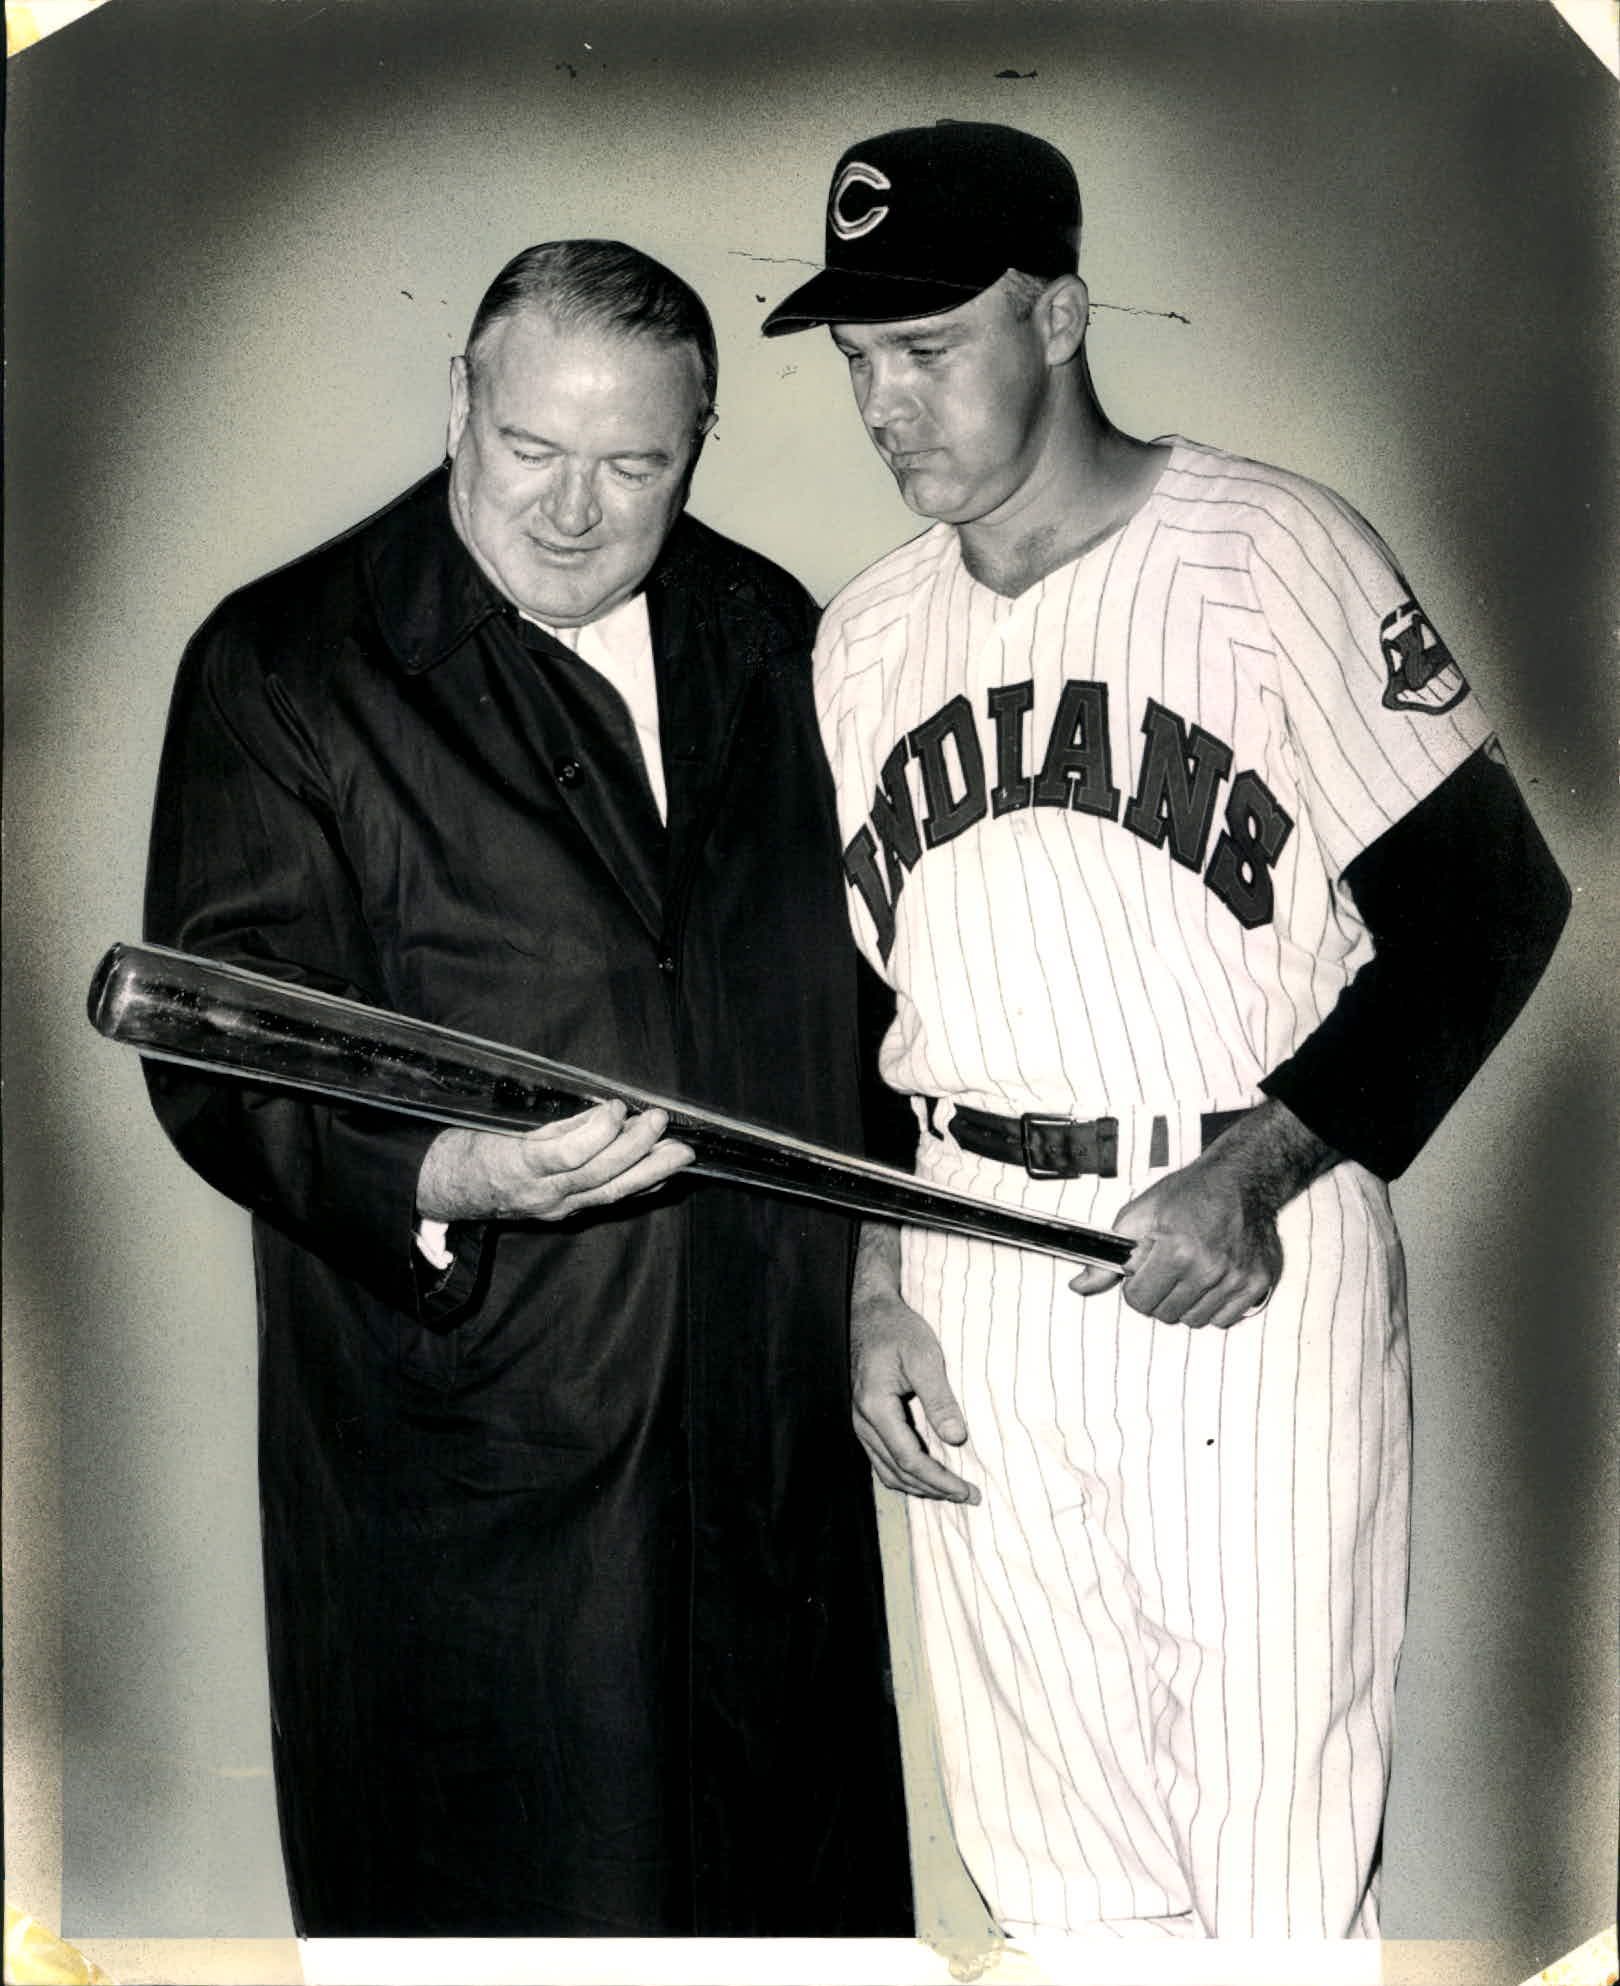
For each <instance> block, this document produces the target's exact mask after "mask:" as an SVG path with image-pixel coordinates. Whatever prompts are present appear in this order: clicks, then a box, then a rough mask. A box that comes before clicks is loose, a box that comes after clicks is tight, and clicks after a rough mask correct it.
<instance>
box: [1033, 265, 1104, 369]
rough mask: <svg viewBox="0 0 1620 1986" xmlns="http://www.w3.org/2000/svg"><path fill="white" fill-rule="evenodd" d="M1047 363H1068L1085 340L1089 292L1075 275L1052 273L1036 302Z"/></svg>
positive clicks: (1088, 320)
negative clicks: (1044, 339)
mask: <svg viewBox="0 0 1620 1986" xmlns="http://www.w3.org/2000/svg"><path fill="white" fill-rule="evenodd" d="M1036 309H1037V311H1038V312H1039V313H1040V321H1041V328H1042V330H1043V332H1044V334H1045V338H1046V358H1047V363H1048V364H1049V365H1067V364H1068V362H1069V361H1070V359H1072V358H1073V357H1074V356H1075V354H1076V353H1077V352H1078V351H1079V350H1080V347H1081V346H1082V345H1083V344H1084V343H1085V339H1086V325H1087V324H1088V323H1089V322H1090V318H1091V292H1090V291H1089V290H1088V289H1087V288H1086V286H1085V284H1084V282H1083V281H1082V280H1081V279H1080V277H1078V276H1055V277H1053V279H1052V281H1051V282H1050V283H1048V284H1047V286H1046V288H1045V289H1044V290H1043V291H1042V292H1041V298H1040V301H1039V303H1038V304H1037V305H1036Z"/></svg>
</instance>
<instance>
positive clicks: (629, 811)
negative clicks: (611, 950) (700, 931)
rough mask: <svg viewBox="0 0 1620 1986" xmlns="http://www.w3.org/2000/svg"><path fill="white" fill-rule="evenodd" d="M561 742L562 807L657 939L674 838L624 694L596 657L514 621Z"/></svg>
mask: <svg viewBox="0 0 1620 1986" xmlns="http://www.w3.org/2000/svg"><path fill="white" fill-rule="evenodd" d="M509 625H511V626H512V627H513V630H514V632H515V634H516V638H517V641H518V644H519V645H520V647H521V648H522V649H523V651H524V664H525V666H526V667H527V668H528V669H529V670H531V671H532V672H533V678H534V682H533V687H534V690H535V695H536V700H537V701H538V702H539V704H540V705H541V710H540V713H539V714H540V720H541V723H542V725H543V727H544V730H545V733H546V735H547V737H548V740H555V750H554V754H553V758H552V766H551V769H552V773H553V776H554V779H555V782H556V790H557V793H558V794H559V795H560V797H561V800H562V804H563V806H564V808H565V809H566V810H567V812H568V813H569V815H571V817H572V818H573V821H574V824H575V825H576V826H577V827H578V828H579V830H580V832H581V833H582V834H583V835H584V836H585V838H586V840H588V841H589V842H590V843H591V845H592V847H593V848H595V850H596V852H597V854H598V855H599V856H600V857H601V859H602V863H603V866H604V867H605V868H606V870H607V871H608V874H609V875H610V876H611V877H612V878H613V880H614V881H615V882H616V883H617V884H618V886H619V887H620V889H622V890H623V891H624V893H625V895H626V896H627V897H628V898H629V900H630V903H631V905H632V907H633V908H634V910H635V912H636V915H637V916H638V917H639V918H640V919H641V921H642V923H643V924H645V925H646V927H647V929H648V930H649V931H650V932H651V933H652V934H653V936H654V937H656V936H658V934H659V933H660V931H661V930H662V928H663V923H664V901H663V889H664V865H665V850H666V845H667V839H668V838H667V836H666V834H665V832H664V824H663V822H662V821H661V820H660V819H659V818H658V804H657V802H656V801H655V800H654V799H653V795H652V788H651V786H650V785H649V784H648V783H647V775H646V769H645V766H644V765H643V762H642V757H641V746H640V744H639V742H638V740H637V738H636V730H635V725H634V723H633V722H632V720H631V717H630V711H629V708H628V706H627V705H626V703H625V701H624V699H623V698H622V697H621V696H620V695H619V693H618V691H617V690H616V689H615V688H614V687H613V685H612V684H611V683H610V682H608V680H607V679H606V677H604V676H603V675H601V674H600V673H599V672H598V671H597V670H595V669H593V668H592V667H591V665H590V664H589V663H588V662H582V661H580V659H579V657H578V656H577V655H575V654H573V653H572V652H571V651H570V650H569V649H566V648H564V647H563V645H562V643H561V642H559V641H554V640H553V639H552V638H551V636H550V635H548V634H547V633H546V632H545V630H544V629H543V628H538V627H536V626H534V624H533V623H532V622H530V621H524V620H521V619H519V620H516V621H514V622H512V623H510V624H509Z"/></svg>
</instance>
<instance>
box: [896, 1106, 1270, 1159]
mask: <svg viewBox="0 0 1620 1986" xmlns="http://www.w3.org/2000/svg"><path fill="white" fill-rule="evenodd" d="M1247 1115H1248V1111H1247V1110H1246V1109H1245V1110H1206V1111H1205V1112H1204V1113H1203V1115H1202V1116H1201V1117H1200V1119H1199V1130H1200V1132H1201V1135H1202V1140H1203V1143H1204V1144H1205V1145H1211V1144H1213V1143H1214V1142H1215V1140H1216V1139H1217V1138H1218V1137H1219V1136H1220V1135H1221V1133H1222V1132H1223V1131H1225V1130H1226V1129H1228V1128H1229V1127H1230V1126H1231V1125H1233V1124H1235V1123H1236V1122H1237V1121H1238V1119H1239V1118H1240V1117H1246V1116H1247ZM933 1121H934V1103H933V1100H932V1099H929V1100H928V1122H929V1125H930V1127H932V1125H933ZM951 1136H952V1137H953V1138H954V1139H955V1140H956V1142H957V1143H958V1144H959V1145H960V1146H961V1147H962V1149H963V1151H965V1152H972V1153H973V1155H974V1156H975V1157H976V1158H988V1159H999V1160H1000V1161H1001V1163H1002V1164H1003V1165H1021V1166H1022V1167H1023V1168H1024V1170H1025V1171H1026V1172H1027V1173H1028V1174H1029V1176H1030V1178H1031V1179H1079V1178H1080V1177H1081V1176H1082V1175H1083V1174H1086V1173H1095V1174H1096V1175H1097V1176H1098V1178H1100V1179H1112V1178H1114V1176H1115V1175H1116V1174H1117V1173H1118V1171H1119V1119H1118V1118H1117V1117H1092V1118H1089V1119H1087V1120H1085V1121H1078V1120H1076V1119H1075V1118H1073V1117H1043V1116H1042V1115H1041V1114H1040V1113H1039V1112H1038V1111H1032V1110H1026V1111H1025V1113H1024V1115H1023V1116H1022V1117H998V1116H996V1114H995V1113H994V1112H993V1111H989V1110H974V1109H973V1108H972V1107H971V1106H970V1105H968V1104H958V1105H957V1107H956V1114H955V1116H954V1117H952V1119H951ZM1169 1162H1170V1129H1169V1125H1168V1124H1167V1122H1166V1120H1165V1119H1164V1118H1162V1117H1155V1118H1154V1120H1153V1124H1152V1127H1151V1129H1150V1132H1149V1136H1148V1164H1149V1165H1168V1164H1169Z"/></svg>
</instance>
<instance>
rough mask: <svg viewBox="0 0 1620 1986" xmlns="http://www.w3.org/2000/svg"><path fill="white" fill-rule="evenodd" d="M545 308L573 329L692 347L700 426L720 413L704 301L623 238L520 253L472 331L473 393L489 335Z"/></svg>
mask: <svg viewBox="0 0 1620 1986" xmlns="http://www.w3.org/2000/svg"><path fill="white" fill-rule="evenodd" d="M533 309H538V310H543V311H544V312H545V313H546V315H547V316H548V317H549V318H550V319H551V321H552V322H553V323H554V324H556V325H558V326H559V327H561V328H563V329H567V330H577V329H580V328H582V327H591V328H595V329H599V330H604V331H616V332H618V333H620V334H621V335H622V336H624V337H627V338H652V339H655V340H656V341H658V342H659V343H660V344H666V345H690V346H691V347H692V348H693V350H694V351H695V352H696V353H697V357H698V363H699V365H700V367H701V368H702V372H703V406H702V408H701V409H700V410H699V424H700V426H701V424H702V423H703V422H705V421H707V419H708V417H709V415H710V414H711V413H712V412H713V411H714V392H715V386H716V384H717V383H718V380H719V375H720V362H719V358H718V355H717V353H716V349H715V341H714V326H713V324H712V323H711V322H710V321H709V313H708V311H707V309H706V308H705V307H704V303H703V299H702V297H700V296H699V295H698V293H697V291H696V290H694V289H693V288H692V286H691V284H690V283H684V282H682V280H681V279H680V277H679V276H677V275H676V274H675V272H674V271H673V270H672V269H666V268H665V267H664V265H663V263H662V262H655V261H654V260H653V258H652V257H651V256H650V255H643V254H642V252H641V250H640V249H639V248H631V247H629V246H628V245H627V244H626V243H625V242H622V241H542V242H539V243H537V244H536V246H535V247H533V248H525V249H524V250H523V252H522V253H521V254H520V255H514V256H513V257H512V259H511V261H510V262H508V263H507V265H506V267H505V268H504V269H503V270H502V271H501V273H500V274H499V275H498V276H497V277H496V278H495V280H494V282H492V283H491V284H490V286H489V288H488V289H487V290H486V291H485V292H484V297H483V301H482V302H481V303H480V304H479V306H478V309H477V310H476V312H475V313H474V314H473V321H472V329H471V330H470V331H469V332H468V333H467V355H466V356H467V376H468V386H469V388H470V389H471V388H475V387H476V385H477V378H478V346H479V343H480V341H481V340H482V338H483V336H484V333H485V332H486V331H488V330H489V329H490V327H491V326H492V325H495V324H499V323H500V322H501V320H502V319H503V318H507V317H515V316H516V315H517V314H518V313H519V312H520V311H523V310H533Z"/></svg>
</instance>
